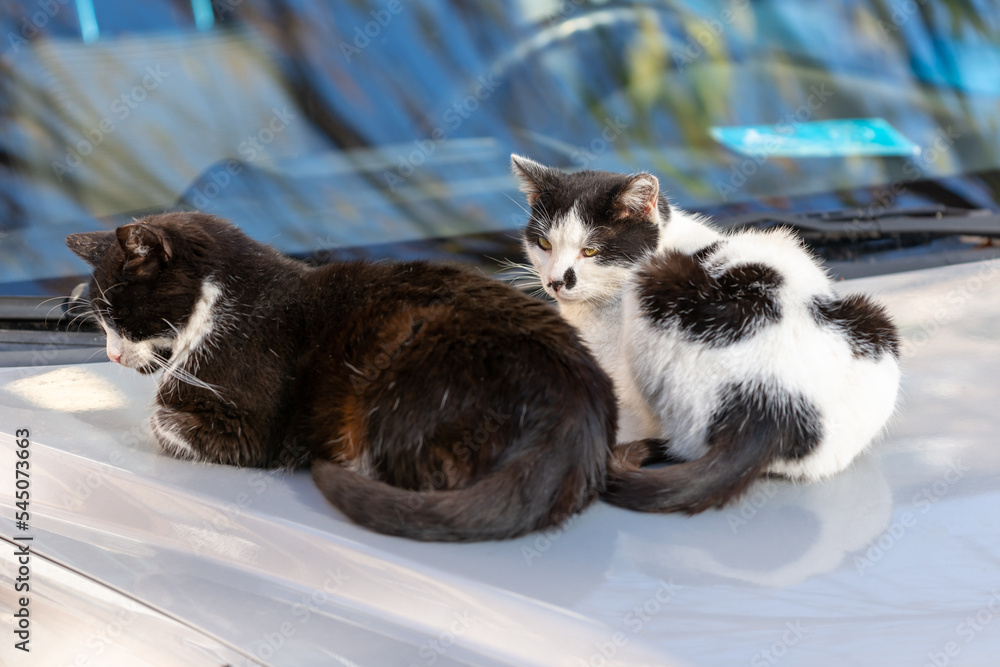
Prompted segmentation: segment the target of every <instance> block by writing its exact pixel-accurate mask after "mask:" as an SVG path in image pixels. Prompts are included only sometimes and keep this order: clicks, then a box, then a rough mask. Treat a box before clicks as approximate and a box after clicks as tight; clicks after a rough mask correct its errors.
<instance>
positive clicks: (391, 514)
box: [67, 213, 616, 541]
mask: <svg viewBox="0 0 1000 667" xmlns="http://www.w3.org/2000/svg"><path fill="white" fill-rule="evenodd" d="M109 235H110V236H109ZM157 239H159V243H157ZM114 240H117V242H113V241H114ZM67 243H68V245H69V246H70V247H71V248H72V249H74V251H76V252H77V253H78V254H80V256H81V257H83V258H84V259H85V260H87V261H88V262H90V263H91V264H93V265H94V266H95V268H94V276H93V280H92V284H91V294H92V298H93V304H92V305H93V308H94V309H95V310H96V311H98V312H99V314H100V316H101V317H102V318H103V319H105V321H107V322H109V323H110V324H111V326H112V327H113V328H114V329H115V330H117V331H119V332H120V333H122V334H124V335H126V336H128V337H130V338H135V339H138V338H148V337H149V336H168V335H170V334H171V333H172V329H171V327H170V326H169V325H167V324H166V323H165V322H164V320H166V321H169V323H170V324H171V325H173V327H174V328H176V329H180V328H182V327H183V326H184V324H185V323H186V321H187V318H188V317H189V315H190V313H191V309H192V306H193V305H194V303H195V302H196V301H197V299H198V296H199V290H200V288H201V285H202V283H203V281H205V280H212V281H214V282H216V283H218V284H219V285H221V286H222V289H223V294H224V296H223V298H222V302H221V303H219V304H217V306H216V309H215V315H216V318H217V319H216V328H215V333H214V334H213V335H212V337H211V339H210V340H209V341H207V342H206V343H205V344H204V350H205V351H204V353H203V354H201V355H200V356H199V357H198V363H197V365H196V367H195V366H194V365H192V367H191V368H189V370H192V371H193V372H196V374H197V377H198V379H199V380H201V381H204V382H207V383H209V384H211V385H212V386H214V387H216V388H217V392H218V394H217V395H216V394H215V393H213V392H212V391H210V390H208V389H205V388H201V387H197V386H192V385H190V384H185V383H164V382H163V381H162V380H161V383H160V387H159V391H158V395H157V399H156V400H157V406H158V412H157V418H158V419H160V420H161V421H166V422H168V423H169V425H170V426H172V427H173V428H175V429H176V431H177V432H178V433H183V434H185V438H186V440H187V441H188V443H189V444H190V446H191V447H192V448H193V449H194V450H195V451H196V453H197V458H198V459H200V460H204V461H210V462H217V463H225V464H232V465H242V466H260V467H279V466H283V467H301V466H307V465H310V464H312V467H313V477H314V479H315V480H316V483H317V485H318V486H319V488H320V490H321V491H322V492H323V494H324V495H325V496H326V497H327V498H328V499H329V500H330V502H331V503H333V504H334V505H336V506H337V507H338V508H339V509H341V510H342V511H343V512H344V513H345V514H347V515H348V516H349V517H350V518H351V519H353V520H355V521H357V522H358V523H361V524H363V525H366V526H368V527H370V528H373V529H375V530H378V531H380V532H384V533H389V534H393V535H400V536H405V537H410V538H414V539H421V540H448V541H469V540H487V539H505V538H511V537H515V536H518V535H521V534H523V533H526V532H528V531H532V530H538V529H544V528H547V527H551V526H555V525H558V524H559V523H560V522H561V521H563V520H564V519H565V518H566V517H568V516H570V515H571V514H574V513H576V512H579V511H580V510H581V509H583V508H584V507H586V506H587V505H588V504H589V503H590V502H592V501H593V500H594V499H595V498H596V497H597V495H598V493H599V492H600V491H601V490H602V488H603V484H604V479H605V473H606V470H605V466H606V461H607V458H608V456H609V453H610V447H611V445H613V443H614V435H615V426H616V405H615V399H614V394H613V388H612V385H611V382H610V380H609V379H608V377H607V376H606V375H605V374H604V372H603V371H601V370H600V368H599V367H598V366H597V364H596V363H595V362H594V360H593V359H592V358H591V356H590V355H589V353H588V352H587V351H586V350H585V349H584V346H583V345H582V344H581V343H580V342H579V340H578V338H577V336H576V334H575V332H574V331H573V330H572V328H571V327H570V326H569V325H568V324H566V323H565V322H564V321H563V320H562V319H561V318H560V317H559V315H558V314H557V313H555V312H554V311H553V310H552V309H550V308H548V307H547V306H545V305H544V304H542V303H539V302H537V301H534V300H532V299H530V298H528V297H526V296H524V295H523V294H521V293H519V292H518V291H517V290H514V289H513V288H510V287H508V286H506V285H504V284H502V283H500V282H497V281H494V280H491V279H488V278H486V277H484V276H482V275H480V274H478V273H474V272H472V271H469V270H465V269H460V268H456V267H448V266H434V265H430V264H426V263H422V262H410V263H405V264H368V263H361V262H355V263H346V264H334V265H327V266H322V267H318V268H311V267H308V266H306V265H305V264H303V263H299V262H295V261H292V260H289V259H287V258H285V257H283V256H281V255H280V254H279V253H278V252H277V251H275V250H273V249H272V248H270V247H269V246H265V245H261V244H259V243H257V242H255V241H253V240H251V239H249V238H248V237H246V236H245V235H244V234H243V233H242V232H241V231H240V230H239V229H237V228H236V227H235V226H233V225H231V224H229V223H227V222H225V221H223V220H219V219H217V218H214V217H211V216H207V215H202V214H179V213H178V214H164V215H162V216H151V217H149V218H146V219H144V220H142V221H141V222H140V223H137V224H136V225H128V226H126V227H124V228H120V229H119V230H117V231H116V232H94V233H89V234H82V235H81V234H75V235H71V236H70V237H68V238H67ZM99 249H103V254H102V252H101V250H99ZM140 250H141V252H140ZM140 370H143V371H144V372H150V371H152V370H155V364H154V365H153V366H151V367H147V368H143V369H140ZM163 444H164V446H165V449H169V443H166V442H164V443H163Z"/></svg>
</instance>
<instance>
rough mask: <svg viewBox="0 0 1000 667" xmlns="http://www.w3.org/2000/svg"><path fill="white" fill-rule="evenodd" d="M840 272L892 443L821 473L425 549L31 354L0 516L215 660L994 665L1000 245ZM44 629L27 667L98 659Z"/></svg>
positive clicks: (116, 371) (98, 371) (141, 399)
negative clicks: (185, 445)
mask: <svg viewBox="0 0 1000 667" xmlns="http://www.w3.org/2000/svg"><path fill="white" fill-rule="evenodd" d="M842 286H843V287H844V288H845V289H846V290H856V289H860V290H866V291H869V292H872V293H874V294H875V295H877V296H878V297H879V298H881V299H882V300H883V302H884V303H885V304H886V305H887V306H888V308H889V310H890V312H891V313H892V315H893V316H894V318H895V319H896V321H897V323H898V324H899V326H900V328H901V332H902V336H903V345H902V356H903V369H904V380H903V395H902V400H901V405H900V409H899V412H898V415H897V416H896V418H895V419H894V421H893V423H892V426H891V428H890V430H889V433H888V435H887V437H886V438H885V439H884V440H883V441H881V442H879V443H877V444H876V445H875V446H874V447H873V448H872V450H871V451H870V453H868V454H866V455H864V456H862V457H861V458H860V459H859V460H858V461H857V462H856V464H855V465H853V466H852V467H851V468H850V469H849V470H847V471H846V472H844V473H843V474H840V475H838V476H836V477H835V478H833V479H830V480H828V481H826V482H823V483H818V484H810V485H806V484H794V483H789V482H783V481H765V482H762V483H760V484H758V485H757V486H756V487H754V489H753V490H752V492H751V493H750V494H749V495H748V496H747V497H746V498H745V499H744V500H742V501H741V502H740V503H739V504H737V505H735V506H732V507H729V508H726V509H724V510H721V511H710V512H707V513H704V514H701V515H698V516H695V517H686V516H674V515H643V514H638V513H631V512H628V511H625V510H621V509H617V508H613V507H610V506H608V505H605V504H603V503H597V504H595V505H594V506H592V507H591V508H589V509H588V510H587V511H585V512H584V513H583V514H582V515H580V516H578V517H576V518H574V519H573V520H572V521H571V522H570V523H568V524H567V525H566V526H564V527H563V528H562V529H560V530H557V531H553V532H550V533H543V534H535V535H530V536H527V537H524V538H521V539H518V540H513V541H508V542H492V543H480V544H469V545H454V544H423V543H416V542H410V541H406V540H404V539H399V538H392V537H386V536H383V535H378V534H375V533H372V532H370V531H367V530H365V529H364V528H361V527H359V526H356V525H353V524H351V523H349V522H348V521H347V520H346V519H345V518H344V517H342V516H341V515H340V514H339V513H338V512H337V511H336V510H334V509H333V508H332V507H331V506H329V505H328V504H327V503H326V502H325V500H324V499H323V498H322V496H321V495H320V494H319V492H318V491H317V490H316V489H315V488H314V487H313V485H312V482H311V480H310V478H309V475H308V472H300V473H295V474H287V473H276V472H269V471H259V470H250V469H237V468H227V467H223V466H213V465H199V464H191V463H187V462H182V461H176V460H172V459H169V458H166V457H164V456H161V455H159V454H158V453H157V451H156V447H155V445H154V443H153V441H152V439H151V437H150V435H149V429H148V424H147V422H148V417H149V414H150V408H149V406H150V404H151V401H152V398H153V394H154V390H155V386H154V379H153V378H150V377H143V376H141V375H139V374H138V373H135V372H133V371H130V370H128V369H124V368H120V367H117V366H114V365H113V364H110V363H92V364H85V365H76V366H65V367H53V366H39V367H34V368H14V369H3V370H0V431H2V432H0V469H2V470H12V469H13V467H14V461H15V459H14V450H15V447H14V433H15V431H16V430H17V429H23V428H26V429H29V430H30V432H31V442H32V444H31V474H32V477H31V479H32V481H31V522H30V529H29V530H28V531H27V532H21V531H17V530H15V526H14V523H13V517H14V499H13V489H14V483H13V475H12V474H5V477H6V479H5V480H4V481H2V482H0V506H2V517H0V531H2V533H3V534H4V535H7V536H11V535H20V534H30V535H32V536H33V537H34V540H33V542H32V549H33V551H34V553H35V554H37V555H39V556H44V557H45V558H47V559H50V560H51V561H54V562H55V563H58V564H61V565H63V566H65V567H67V568H70V569H72V570H75V571H77V572H80V573H83V574H85V575H87V577H90V578H92V579H93V580H95V581H97V582H100V583H102V584H105V585H106V586H107V587H110V588H111V589H114V590H115V592H116V594H120V595H123V596H124V597H125V598H126V599H130V600H133V601H135V603H136V604H139V605H143V606H144V607H148V608H150V609H152V610H155V611H158V612H160V613H162V614H164V615H166V616H168V617H170V618H171V619H173V620H174V621H176V623H178V624H179V625H182V626H185V627H191V628H195V629H197V630H199V631H200V632H201V633H203V634H204V635H206V636H208V637H211V638H213V639H214V640H215V641H217V642H218V643H219V644H221V645H223V646H225V647H227V650H229V651H230V654H228V655H235V656H237V658H235V659H234V658H231V657H230V658H225V660H226V661H228V662H230V663H231V664H254V663H260V664H273V665H309V664H345V665H354V664H358V665H390V664H402V665H428V666H429V665H443V664H466V663H473V664H538V665H567V666H569V665H572V666H574V667H576V666H578V665H594V666H595V667H597V666H599V665H615V664H621V665H625V664H629V665H636V664H647V665H663V664H699V665H733V664H748V663H749V664H751V665H773V664H777V663H778V662H779V661H780V662H781V664H782V665H827V664H829V665H847V664H861V663H864V664H914V665H921V664H925V663H929V664H935V660H938V664H941V663H940V660H947V661H948V663H944V664H952V662H951V661H955V663H954V664H987V663H989V664H994V661H995V660H996V659H997V658H996V657H997V656H998V655H1000V618H998V617H1000V530H998V524H997V521H998V516H1000V446H998V437H997V432H998V426H1000V382H998V378H1000V262H990V263H977V264H968V265H961V266H954V267H943V268H940V269H932V270H925V271H919V272H912V273H904V274H896V275H890V276H883V277H879V278H872V279H866V280H863V281H851V282H848V283H843V284H842ZM4 548H5V549H6V547H4ZM10 593H11V592H10V591H9V590H4V591H3V593H2V596H3V599H8V598H9V597H10ZM9 619H10V615H9V614H6V613H5V615H4V620H3V621H0V627H3V623H4V622H8V621H9ZM970 619H971V620H970ZM36 622H37V628H38V629H37V631H36V634H35V636H33V638H32V642H33V653H32V656H31V657H32V660H33V661H32V662H30V663H25V664H39V665H42V664H46V665H47V664H64V663H68V662H71V661H72V659H73V658H74V656H79V655H87V656H89V655H92V653H93V651H94V650H95V649H93V648H88V646H92V642H91V643H90V644H88V642H87V641H86V639H87V638H86V637H82V636H81V637H78V638H74V639H62V638H60V637H57V636H46V634H45V632H46V631H45V627H46V625H45V623H44V619H37V618H36ZM124 631H125V634H127V633H128V632H129V629H128V628H125V630H124ZM4 636H5V637H6V639H4V640H3V641H4V642H5V645H4V646H3V648H2V649H0V653H2V652H6V651H8V649H9V648H10V640H9V637H10V636H11V635H10V632H6V631H5V632H4ZM36 651H37V652H36ZM88 651H90V653H88ZM220 655H221V653H220ZM46 657H47V658H49V659H45V658H46ZM221 659H222V658H220V660H221ZM34 660H39V661H38V662H35V661H34ZM241 661H242V662H241ZM14 664H20V663H14ZM92 664H105V663H102V662H100V661H98V662H96V663H92ZM216 664H220V663H216Z"/></svg>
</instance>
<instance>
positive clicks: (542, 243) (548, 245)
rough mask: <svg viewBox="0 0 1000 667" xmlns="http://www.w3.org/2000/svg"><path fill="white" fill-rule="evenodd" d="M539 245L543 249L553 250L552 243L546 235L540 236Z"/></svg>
mask: <svg viewBox="0 0 1000 667" xmlns="http://www.w3.org/2000/svg"><path fill="white" fill-rule="evenodd" d="M538 247H539V248H541V249H542V250H552V244H551V243H549V240H548V239H547V238H545V237H544V236H539V237H538Z"/></svg>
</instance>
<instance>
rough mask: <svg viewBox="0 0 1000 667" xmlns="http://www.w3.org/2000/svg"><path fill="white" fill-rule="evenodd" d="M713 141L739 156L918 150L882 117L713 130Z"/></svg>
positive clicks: (888, 152) (910, 151)
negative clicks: (740, 154)
mask: <svg viewBox="0 0 1000 667" xmlns="http://www.w3.org/2000/svg"><path fill="white" fill-rule="evenodd" d="M710 132H711V134H712V136H713V137H714V138H715V140H716V141H718V142H719V143H721V144H722V145H724V146H726V147H727V148H729V149H731V150H734V151H736V152H737V153H742V154H743V155H750V156H762V155H775V156H786V157H844V156H849V155H917V154H919V153H920V147H919V146H917V145H916V144H915V143H913V142H912V141H910V140H909V139H907V138H906V137H904V136H903V135H902V134H900V132H899V130H897V129H896V128H894V127H893V126H892V125H890V124H889V123H888V121H886V120H884V119H882V118H845V119H839V120H817V121H811V122H805V123H790V122H785V123H778V124H777V125H747V126H742V127H713V128H711V129H710Z"/></svg>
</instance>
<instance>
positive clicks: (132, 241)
mask: <svg viewBox="0 0 1000 667" xmlns="http://www.w3.org/2000/svg"><path fill="white" fill-rule="evenodd" d="M115 236H116V237H117V238H118V244H119V245H120V246H121V247H122V250H123V251H124V252H125V266H123V267H122V274H123V275H125V276H128V277H133V278H150V277H152V276H153V275H155V274H156V272H158V271H159V270H160V267H162V266H163V265H164V264H165V263H167V262H169V261H170V258H171V257H173V248H172V247H171V245H170V239H168V238H167V236H166V234H165V233H164V232H163V230H162V229H158V228H157V227H152V226H150V225H147V224H145V223H142V222H136V223H132V224H130V225H122V226H121V227H119V228H118V229H116V230H115Z"/></svg>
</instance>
